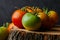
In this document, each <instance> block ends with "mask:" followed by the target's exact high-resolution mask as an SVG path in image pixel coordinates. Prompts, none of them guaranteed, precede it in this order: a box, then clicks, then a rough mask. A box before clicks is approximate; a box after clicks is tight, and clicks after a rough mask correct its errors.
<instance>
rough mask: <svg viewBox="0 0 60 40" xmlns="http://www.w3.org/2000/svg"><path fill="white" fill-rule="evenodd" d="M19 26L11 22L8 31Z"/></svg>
mask: <svg viewBox="0 0 60 40" xmlns="http://www.w3.org/2000/svg"><path fill="white" fill-rule="evenodd" d="M17 28H18V27H17V26H15V25H14V24H13V23H9V25H8V28H7V30H8V32H10V30H11V29H17Z"/></svg>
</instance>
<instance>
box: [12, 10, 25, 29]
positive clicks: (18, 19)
mask: <svg viewBox="0 0 60 40" xmlns="http://www.w3.org/2000/svg"><path fill="white" fill-rule="evenodd" d="M24 14H25V11H22V10H20V9H18V10H16V11H14V13H13V15H12V22H13V23H14V25H16V26H17V27H19V28H23V26H22V17H23V15H24Z"/></svg>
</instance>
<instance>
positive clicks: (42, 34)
mask: <svg viewBox="0 0 60 40" xmlns="http://www.w3.org/2000/svg"><path fill="white" fill-rule="evenodd" d="M58 28H59V27H58ZM8 40H60V30H57V28H55V27H54V28H52V30H50V31H28V30H26V29H12V30H11V31H10V33H9V36H8Z"/></svg>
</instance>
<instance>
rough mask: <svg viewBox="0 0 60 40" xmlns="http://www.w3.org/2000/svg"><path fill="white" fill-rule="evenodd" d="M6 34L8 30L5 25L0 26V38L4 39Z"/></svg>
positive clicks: (0, 39)
mask: <svg viewBox="0 0 60 40" xmlns="http://www.w3.org/2000/svg"><path fill="white" fill-rule="evenodd" d="M7 36H8V30H7V28H6V27H4V26H2V27H0V40H5V39H6V38H7Z"/></svg>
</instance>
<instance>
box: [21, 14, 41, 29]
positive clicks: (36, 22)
mask: <svg viewBox="0 0 60 40" xmlns="http://www.w3.org/2000/svg"><path fill="white" fill-rule="evenodd" d="M40 24H41V20H40V18H39V17H38V16H36V15H33V14H32V13H26V14H25V15H24V16H23V18H22V25H23V26H24V28H25V29H27V30H38V29H39V28H40Z"/></svg>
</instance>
